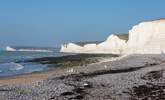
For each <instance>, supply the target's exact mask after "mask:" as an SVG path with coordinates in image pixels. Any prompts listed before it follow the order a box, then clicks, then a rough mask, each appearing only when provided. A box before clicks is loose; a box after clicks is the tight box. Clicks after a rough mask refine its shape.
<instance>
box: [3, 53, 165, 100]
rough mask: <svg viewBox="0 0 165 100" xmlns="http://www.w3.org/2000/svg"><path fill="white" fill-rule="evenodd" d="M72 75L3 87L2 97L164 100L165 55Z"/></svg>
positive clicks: (93, 67) (132, 57) (92, 67)
mask: <svg viewBox="0 0 165 100" xmlns="http://www.w3.org/2000/svg"><path fill="white" fill-rule="evenodd" d="M74 70H75V71H74V72H73V73H72V74H69V75H63V76H59V77H55V76H52V77H50V78H48V79H46V80H41V81H36V82H33V83H27V84H26V83H24V84H15V85H2V86H0V100H165V55H130V56H127V57H125V58H123V59H120V60H116V61H113V62H111V61H109V62H103V63H100V64H92V65H89V66H83V67H77V68H75V69H74Z"/></svg>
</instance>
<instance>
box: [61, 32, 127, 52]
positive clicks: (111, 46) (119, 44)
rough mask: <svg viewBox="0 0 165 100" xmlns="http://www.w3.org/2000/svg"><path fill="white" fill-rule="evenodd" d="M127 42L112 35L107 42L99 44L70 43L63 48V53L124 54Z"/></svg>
mask: <svg viewBox="0 0 165 100" xmlns="http://www.w3.org/2000/svg"><path fill="white" fill-rule="evenodd" d="M126 49H127V44H126V40H122V39H120V38H119V37H118V36H116V35H113V34H112V35H110V36H109V37H108V38H107V40H105V41H104V42H101V43H98V44H94V43H93V44H86V45H84V46H79V45H76V44H74V43H68V44H66V45H65V46H64V45H62V46H61V50H60V51H61V52H70V53H90V54H122V53H124V52H125V51H126Z"/></svg>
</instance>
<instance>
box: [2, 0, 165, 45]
mask: <svg viewBox="0 0 165 100" xmlns="http://www.w3.org/2000/svg"><path fill="white" fill-rule="evenodd" d="M164 5H165V0H0V48H4V47H5V46H7V45H12V46H40V47H41V46H43V47H58V46H60V45H61V44H62V43H67V42H79V41H99V40H105V39H106V37H107V36H109V35H110V34H114V33H115V34H122V33H128V30H129V29H131V28H132V26H133V25H136V24H138V23H139V22H142V21H145V20H152V19H159V18H165V13H164V10H165V6H164Z"/></svg>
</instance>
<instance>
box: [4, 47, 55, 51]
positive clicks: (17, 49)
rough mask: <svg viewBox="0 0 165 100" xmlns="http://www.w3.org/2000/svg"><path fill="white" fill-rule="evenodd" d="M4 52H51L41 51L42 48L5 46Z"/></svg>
mask: <svg viewBox="0 0 165 100" xmlns="http://www.w3.org/2000/svg"><path fill="white" fill-rule="evenodd" d="M6 51H27V52H53V50H48V49H43V48H39V49H38V48H14V47H10V46H6Z"/></svg>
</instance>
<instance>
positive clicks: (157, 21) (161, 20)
mask: <svg viewBox="0 0 165 100" xmlns="http://www.w3.org/2000/svg"><path fill="white" fill-rule="evenodd" d="M144 22H154V23H155V22H156V23H160V22H165V18H160V19H155V20H148V21H144Z"/></svg>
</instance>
